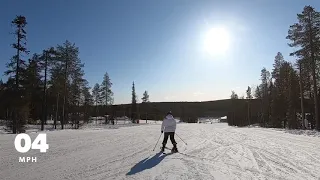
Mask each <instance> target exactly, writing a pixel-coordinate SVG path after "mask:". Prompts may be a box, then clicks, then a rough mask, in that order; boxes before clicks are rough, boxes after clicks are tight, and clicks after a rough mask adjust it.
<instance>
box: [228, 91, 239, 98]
mask: <svg viewBox="0 0 320 180" xmlns="http://www.w3.org/2000/svg"><path fill="white" fill-rule="evenodd" d="M230 98H231V99H239V97H238V94H236V93H235V92H234V91H231V96H230Z"/></svg>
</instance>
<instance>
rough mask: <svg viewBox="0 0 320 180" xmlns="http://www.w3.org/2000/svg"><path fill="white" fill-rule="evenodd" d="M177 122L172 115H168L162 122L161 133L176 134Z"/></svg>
mask: <svg viewBox="0 0 320 180" xmlns="http://www.w3.org/2000/svg"><path fill="white" fill-rule="evenodd" d="M176 126H177V122H176V120H175V119H174V118H173V116H172V115H171V114H168V115H167V116H166V117H165V118H164V119H163V121H162V125H161V131H163V132H175V131H176Z"/></svg>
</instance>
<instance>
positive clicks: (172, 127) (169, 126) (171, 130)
mask: <svg viewBox="0 0 320 180" xmlns="http://www.w3.org/2000/svg"><path fill="white" fill-rule="evenodd" d="M176 126H177V122H176V120H175V119H174V118H173V115H172V113H171V111H169V112H168V113H167V115H166V117H165V118H164V119H163V121H162V125H161V133H163V132H164V138H163V141H162V148H161V151H162V152H163V151H164V149H165V147H166V144H167V141H168V137H169V136H170V140H171V143H172V145H173V148H172V150H171V152H178V148H177V143H176V141H175V139H174V134H175V131H176Z"/></svg>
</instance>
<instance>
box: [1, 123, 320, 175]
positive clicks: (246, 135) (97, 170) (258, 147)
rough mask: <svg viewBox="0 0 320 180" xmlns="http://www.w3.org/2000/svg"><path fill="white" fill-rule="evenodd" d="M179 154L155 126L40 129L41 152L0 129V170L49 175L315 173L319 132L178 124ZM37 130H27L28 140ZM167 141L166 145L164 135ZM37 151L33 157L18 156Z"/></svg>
mask: <svg viewBox="0 0 320 180" xmlns="http://www.w3.org/2000/svg"><path fill="white" fill-rule="evenodd" d="M176 133H177V134H178V135H179V136H180V137H181V138H183V140H184V141H185V142H187V144H188V145H185V144H184V143H183V142H182V141H181V140H180V139H179V137H176V141H177V142H178V149H179V151H180V153H175V154H170V153H169V154H165V155H162V154H161V153H159V148H160V145H161V141H162V138H163V135H162V137H161V140H160V141H159V143H158V146H157V148H156V150H155V151H152V150H153V148H154V146H155V143H156V141H157V140H158V138H159V135H160V125H159V124H150V125H141V126H133V127H122V128H119V129H102V130H92V129H84V130H63V131H53V132H47V138H48V140H47V143H48V144H49V150H48V152H47V153H40V152H39V151H36V150H31V151H29V152H28V153H26V154H19V153H17V152H16V150H15V148H14V138H15V135H0V177H1V179H4V180H16V179H24V180H38V179H39V180H40V179H46V180H56V179H76V180H80V179H84V180H100V179H101V180H106V179H142V180H146V179H164V180H167V179H194V180H200V179H205V180H208V179H218V180H220V179H244V180H247V179H268V180H269V179H276V180H279V179H284V180H285V179H288V180H294V179H301V180H302V179H303V180H305V179H315V180H319V178H320V150H319V149H320V138H319V137H310V136H304V135H294V134H289V133H285V132H284V131H277V130H271V129H262V128H235V127H228V126H227V125H226V124H178V126H177V132H176ZM36 135H37V133H30V136H31V137H32V139H34V138H35V137H36ZM167 146H168V147H169V148H171V147H172V145H171V142H170V140H168V145H167ZM19 156H36V157H37V160H38V162H36V163H31V162H30V163H18V157H19Z"/></svg>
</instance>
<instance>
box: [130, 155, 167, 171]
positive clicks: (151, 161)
mask: <svg viewBox="0 0 320 180" xmlns="http://www.w3.org/2000/svg"><path fill="white" fill-rule="evenodd" d="M161 154H162V153H161V152H159V153H157V154H156V155H154V156H153V157H152V158H145V159H144V160H142V161H140V162H139V163H138V164H136V165H134V166H133V167H132V168H131V170H130V171H129V172H128V173H127V174H126V175H127V176H128V175H134V174H136V173H139V172H141V171H144V170H146V169H151V168H153V167H155V166H156V165H158V164H159V163H160V162H161V161H162V160H163V159H164V158H165V157H166V156H168V155H170V154H171V153H168V154H163V155H161Z"/></svg>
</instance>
